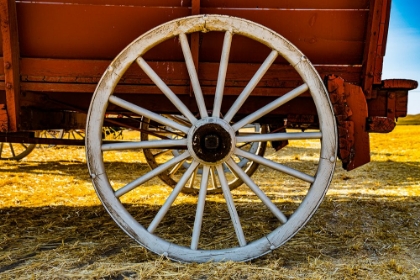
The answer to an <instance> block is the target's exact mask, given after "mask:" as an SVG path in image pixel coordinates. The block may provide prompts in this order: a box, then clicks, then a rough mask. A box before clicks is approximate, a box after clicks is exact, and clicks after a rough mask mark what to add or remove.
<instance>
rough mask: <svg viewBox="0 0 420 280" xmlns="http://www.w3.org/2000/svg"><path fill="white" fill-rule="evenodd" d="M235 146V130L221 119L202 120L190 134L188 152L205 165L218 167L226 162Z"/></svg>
mask: <svg viewBox="0 0 420 280" xmlns="http://www.w3.org/2000/svg"><path fill="white" fill-rule="evenodd" d="M235 144H236V143H235V132H234V130H233V129H232V127H231V126H230V125H229V124H228V123H226V122H225V121H224V120H222V119H219V118H204V119H201V120H199V121H197V123H196V124H195V125H194V126H193V127H192V128H191V130H190V131H189V133H188V151H189V152H190V153H191V155H192V156H193V157H194V158H195V159H197V160H198V161H200V162H201V163H204V164H210V165H216V164H218V163H220V162H223V161H225V160H226V159H228V158H229V157H230V156H231V154H232V152H233V150H234V148H235Z"/></svg>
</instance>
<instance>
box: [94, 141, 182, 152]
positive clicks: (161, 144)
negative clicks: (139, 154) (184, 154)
mask: <svg viewBox="0 0 420 280" xmlns="http://www.w3.org/2000/svg"><path fill="white" fill-rule="evenodd" d="M186 147H187V139H175V140H151V141H138V142H121V143H110V144H103V145H102V151H117V150H130V149H162V148H173V149H180V148H182V149H186Z"/></svg>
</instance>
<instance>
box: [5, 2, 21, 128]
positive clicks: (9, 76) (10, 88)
mask: <svg viewBox="0 0 420 280" xmlns="http://www.w3.org/2000/svg"><path fill="white" fill-rule="evenodd" d="M0 20H1V34H2V46H3V67H4V80H5V83H4V84H5V86H4V89H5V94H6V108H7V115H8V131H11V132H13V131H18V129H19V110H20V104H19V98H20V75H19V73H20V72H19V57H20V55H19V40H18V34H19V33H18V25H17V14H16V5H15V1H13V0H1V1H0Z"/></svg>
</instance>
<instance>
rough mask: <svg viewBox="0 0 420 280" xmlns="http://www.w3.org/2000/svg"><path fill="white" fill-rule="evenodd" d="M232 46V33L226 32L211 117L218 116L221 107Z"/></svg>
mask: <svg viewBox="0 0 420 280" xmlns="http://www.w3.org/2000/svg"><path fill="white" fill-rule="evenodd" d="M231 44H232V32H230V31H226V32H225V38H224V40H223V48H222V55H221V58H220V65H219V74H218V76H217V85H216V93H215V95H214V105H213V114H212V116H213V117H216V118H217V117H219V116H220V108H221V107H222V100H223V91H224V88H225V81H226V72H227V68H228V64H229V54H230V47H231Z"/></svg>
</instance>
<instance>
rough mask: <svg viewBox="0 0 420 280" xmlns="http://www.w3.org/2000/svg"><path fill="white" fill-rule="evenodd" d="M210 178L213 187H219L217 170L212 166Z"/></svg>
mask: <svg viewBox="0 0 420 280" xmlns="http://www.w3.org/2000/svg"><path fill="white" fill-rule="evenodd" d="M210 180H211V186H212V187H213V189H216V188H217V180H216V171H215V169H214V167H211V168H210Z"/></svg>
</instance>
